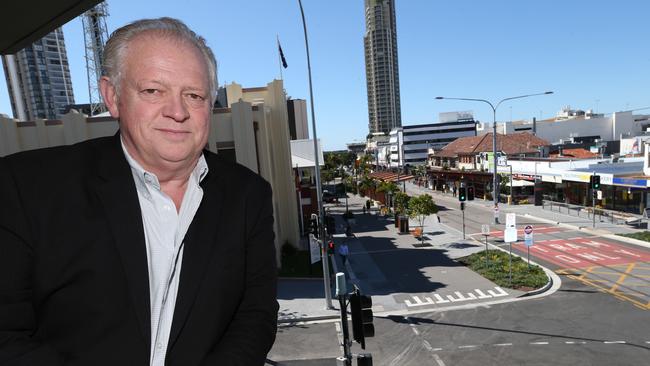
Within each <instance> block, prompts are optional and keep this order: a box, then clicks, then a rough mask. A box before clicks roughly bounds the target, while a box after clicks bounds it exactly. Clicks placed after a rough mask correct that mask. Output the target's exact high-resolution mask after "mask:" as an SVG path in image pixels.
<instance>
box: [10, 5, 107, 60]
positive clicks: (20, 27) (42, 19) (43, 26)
mask: <svg viewBox="0 0 650 366" xmlns="http://www.w3.org/2000/svg"><path fill="white" fill-rule="evenodd" d="M100 2H101V1H100V0H56V1H53V0H25V1H13V0H8V1H3V4H2V5H0V14H2V17H3V21H2V22H0V34H2V37H0V54H2V55H8V54H12V53H16V52H18V51H20V50H22V49H23V48H25V47H27V46H28V45H29V44H31V43H34V42H35V41H37V40H39V39H41V38H43V37H45V36H46V35H47V34H48V33H50V32H52V31H53V30H55V29H56V28H58V27H61V26H62V25H64V24H65V23H67V22H69V21H70V20H72V19H74V18H75V17H77V16H78V15H80V14H83V13H84V12H85V11H86V10H88V9H90V8H92V7H93V6H95V5H97V4H99V3H100Z"/></svg>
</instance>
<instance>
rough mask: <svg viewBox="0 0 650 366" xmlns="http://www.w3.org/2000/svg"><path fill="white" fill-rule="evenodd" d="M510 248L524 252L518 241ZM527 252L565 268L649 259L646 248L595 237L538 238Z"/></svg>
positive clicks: (649, 253) (524, 249)
mask: <svg viewBox="0 0 650 366" xmlns="http://www.w3.org/2000/svg"><path fill="white" fill-rule="evenodd" d="M513 249H515V250H517V251H519V252H522V251H523V252H526V246H525V245H523V243H522V242H518V243H516V244H515V245H513ZM530 253H531V255H534V256H535V257H538V258H540V259H543V260H545V261H548V262H550V263H553V264H555V265H557V266H560V267H563V268H566V267H573V268H586V267H590V266H594V265H597V266H610V265H618V264H625V263H633V262H650V251H648V250H645V249H632V248H629V247H627V246H624V245H621V244H617V243H614V242H612V241H608V240H602V239H600V238H598V239H597V240H594V239H593V238H573V239H570V240H567V239H554V240H542V241H538V242H535V244H534V245H533V246H532V247H531V248H530Z"/></svg>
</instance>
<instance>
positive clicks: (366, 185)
mask: <svg viewBox="0 0 650 366" xmlns="http://www.w3.org/2000/svg"><path fill="white" fill-rule="evenodd" d="M375 187H376V182H375V180H374V179H372V178H370V177H368V176H367V175H364V176H363V177H362V178H361V182H360V183H359V190H360V191H362V192H369V191H374V190H375ZM361 197H363V194H362V195H361Z"/></svg>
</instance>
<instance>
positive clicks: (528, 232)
mask: <svg viewBox="0 0 650 366" xmlns="http://www.w3.org/2000/svg"><path fill="white" fill-rule="evenodd" d="M524 243H525V244H526V246H527V247H531V246H533V227H532V226H531V225H526V227H525V228H524Z"/></svg>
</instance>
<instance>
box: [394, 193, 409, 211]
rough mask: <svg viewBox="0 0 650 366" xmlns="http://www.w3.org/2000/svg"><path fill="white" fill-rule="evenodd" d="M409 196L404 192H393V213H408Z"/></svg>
mask: <svg viewBox="0 0 650 366" xmlns="http://www.w3.org/2000/svg"><path fill="white" fill-rule="evenodd" d="M410 200H411V196H409V195H408V194H406V193H404V192H397V193H395V213H397V214H400V215H404V214H407V213H408V208H409V204H410Z"/></svg>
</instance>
